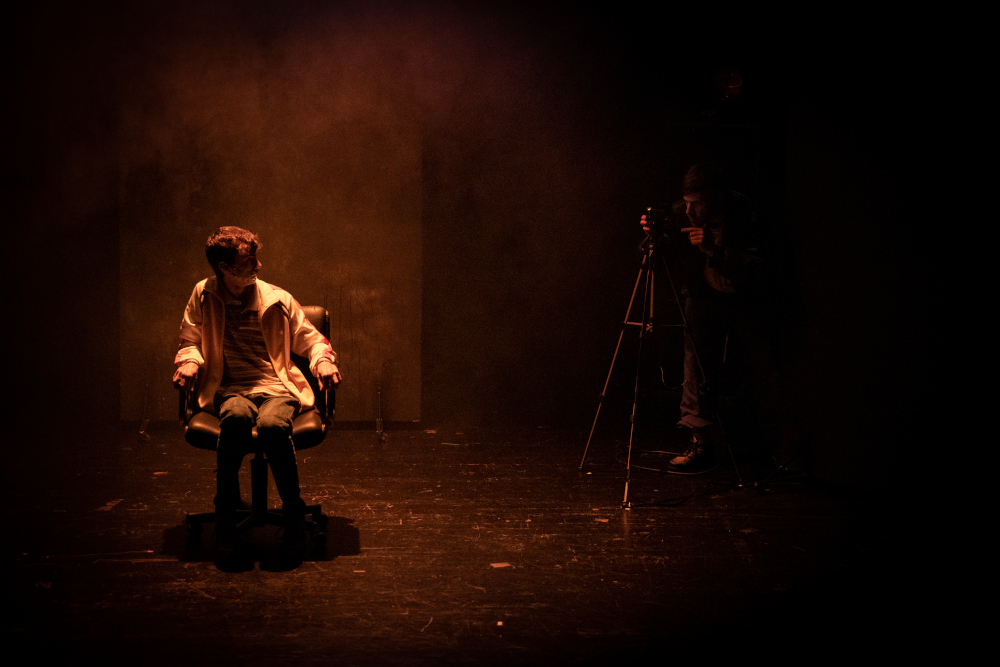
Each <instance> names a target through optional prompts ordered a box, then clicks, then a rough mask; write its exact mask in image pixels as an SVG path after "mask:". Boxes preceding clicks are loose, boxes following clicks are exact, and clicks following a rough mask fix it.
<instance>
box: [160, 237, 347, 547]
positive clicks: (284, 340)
mask: <svg viewBox="0 0 1000 667" xmlns="http://www.w3.org/2000/svg"><path fill="white" fill-rule="evenodd" d="M261 247H262V246H261V243H260V240H259V239H258V238H257V236H256V235H255V234H253V233H251V232H249V231H247V230H245V229H242V228H240V227H221V228H219V230H218V231H217V232H215V233H214V234H212V235H211V236H210V237H209V239H208V242H207V243H206V246H205V255H206V257H207V258H208V263H209V264H210V265H211V267H212V270H213V271H214V272H215V276H213V277H211V278H206V279H205V280H202V281H201V282H199V283H198V284H197V285H195V288H194V291H193V292H192V294H191V298H190V299H189V300H188V304H187V308H185V310H184V317H183V319H182V321H181V330H180V346H179V349H178V352H177V356H176V357H175V359H174V365H175V366H176V371H175V372H174V377H173V380H174V383H175V384H176V385H177V386H178V387H182V388H183V387H188V388H190V387H191V386H192V383H196V385H195V386H194V393H195V396H196V400H197V403H198V408H199V409H201V410H213V411H215V412H216V413H217V414H218V415H219V423H220V429H221V430H220V435H219V445H218V453H217V456H218V471H217V490H216V496H215V512H216V532H217V536H218V537H217V543H216V548H217V554H218V558H219V560H220V562H222V561H227V560H231V559H232V558H233V557H234V555H235V541H236V513H237V510H238V509H239V507H240V505H241V496H240V486H239V470H240V466H241V465H242V463H243V457H244V456H245V455H246V454H247V453H249V452H250V451H252V449H253V445H252V429H253V428H254V427H256V428H257V438H258V443H259V445H260V447H261V448H262V449H263V451H264V454H265V456H266V457H267V461H268V463H269V464H270V466H271V472H272V474H273V475H274V482H275V486H277V488H278V495H279V496H280V497H281V502H282V509H283V513H284V516H285V522H286V526H285V532H284V535H283V537H282V555H283V557H284V558H286V559H289V560H296V559H297V560H298V561H301V558H302V556H303V555H304V552H305V546H306V539H305V507H306V506H305V502H303V500H302V498H301V495H300V494H301V492H300V489H299V473H298V467H297V465H296V462H295V448H294V446H293V444H292V439H291V435H292V420H293V419H294V418H295V416H296V415H297V414H299V413H300V412H302V411H305V410H309V409H311V408H312V407H313V406H314V404H315V396H314V395H313V392H312V389H311V388H310V387H309V383H308V381H307V380H306V378H305V376H304V375H303V374H302V372H301V371H300V370H299V369H298V368H297V367H296V366H295V364H294V363H293V362H292V360H291V356H290V352H294V353H295V354H298V355H300V356H302V357H305V358H307V359H309V369H310V371H311V372H312V373H313V375H315V376H316V378H317V379H318V380H319V386H320V388H321V389H326V388H328V387H335V386H337V385H338V384H339V383H340V380H341V376H340V371H339V370H338V368H337V355H336V354H335V353H334V351H333V348H331V346H330V342H329V341H328V340H327V339H326V338H325V337H324V336H323V335H322V334H320V333H319V332H318V331H317V330H316V328H315V327H313V325H312V324H311V323H310V322H309V320H308V319H306V317H305V314H304V313H303V312H302V308H301V307H300V306H299V304H298V303H297V302H296V301H295V299H293V298H292V295H291V294H289V293H288V292H286V291H284V290H282V289H281V288H279V287H275V286H273V285H269V284H268V283H265V282H264V281H262V280H258V279H257V272H258V271H259V270H260V268H261V263H260V261H258V259H257V251H258V250H260V249H261Z"/></svg>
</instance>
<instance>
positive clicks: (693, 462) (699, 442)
mask: <svg viewBox="0 0 1000 667" xmlns="http://www.w3.org/2000/svg"><path fill="white" fill-rule="evenodd" d="M714 467H715V459H714V457H713V456H712V452H711V450H710V449H709V448H708V446H707V443H706V442H705V438H704V436H702V434H701V433H699V432H694V433H692V434H691V443H690V444H689V445H688V448H687V449H686V450H684V453H683V454H681V455H680V456H675V457H674V458H672V459H670V463H669V464H668V466H667V472H672V473H678V474H687V475H697V474H699V473H703V472H706V471H708V470H711V469H712V468H714Z"/></svg>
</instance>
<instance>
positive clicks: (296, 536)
mask: <svg viewBox="0 0 1000 667" xmlns="http://www.w3.org/2000/svg"><path fill="white" fill-rule="evenodd" d="M289 505H291V506H290V507H289ZM284 515H285V532H284V534H283V535H282V536H281V556H280V557H281V563H282V565H283V566H285V567H288V568H293V567H298V566H299V565H301V564H302V561H303V560H305V557H306V548H307V547H308V541H307V540H306V515H305V503H303V502H302V501H301V500H299V501H298V502H295V503H290V504H286V505H285V506H284Z"/></svg>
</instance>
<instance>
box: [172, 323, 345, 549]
mask: <svg viewBox="0 0 1000 667" xmlns="http://www.w3.org/2000/svg"><path fill="white" fill-rule="evenodd" d="M302 310H303V311H304V312H305V315H306V317H307V318H308V319H309V321H310V322H312V324H313V326H314V327H316V329H317V331H319V332H320V333H321V334H323V335H324V336H326V338H327V339H328V340H329V338H330V315H329V313H328V312H327V311H326V309H325V308H323V307H321V306H304V307H303V308H302ZM292 361H293V362H295V365H296V366H298V367H299V370H301V371H302V373H303V374H304V375H305V376H306V379H307V380H308V381H309V385H310V386H311V387H312V390H313V393H314V394H315V396H316V405H315V407H314V409H312V410H308V411H306V412H303V413H302V414H300V415H298V416H297V417H296V418H295V420H294V421H293V422H292V443H293V444H294V445H295V450H296V451H300V450H303V449H308V448H310V447H315V446H316V445H318V444H320V443H321V442H323V438H324V437H325V436H326V428H327V425H328V424H329V423H330V422H331V421H333V418H334V415H335V414H336V393H335V391H334V390H333V389H328V390H326V391H320V389H319V382H318V381H317V380H316V378H315V377H314V376H313V374H312V373H311V372H310V371H309V360H308V359H305V358H303V357H300V356H298V355H296V354H293V355H292ZM196 385H197V383H196V382H195V383H192V385H191V386H190V387H188V388H186V389H182V390H181V391H180V420H181V423H182V424H183V425H184V439H185V440H187V441H188V444H191V445H193V446H195V447H197V448H199V449H207V450H209V451H213V452H214V451H216V449H217V448H218V443H219V429H220V426H219V417H218V415H216V414H214V413H213V412H209V411H201V412H197V411H196V408H197V402H196V401H195V397H194V387H195V386H196ZM253 437H254V441H256V438H257V429H256V428H255V429H254V430H253ZM253 454H254V457H253V459H251V461H250V487H251V493H252V500H251V506H250V507H249V508H244V509H240V510H239V511H238V513H237V519H236V521H237V530H238V531H239V532H243V531H246V530H249V529H250V528H252V527H254V526H266V525H271V526H283V525H285V524H284V518H283V516H282V511H281V510H280V509H268V502H267V468H268V466H267V459H266V458H265V456H264V452H263V451H262V450H260V449H258V448H256V447H255V448H254V450H253ZM306 517H307V519H306V532H307V533H308V534H309V536H310V538H311V539H312V542H313V543H314V544H316V545H317V546H318V547H323V546H324V545H325V544H326V525H327V521H328V517H327V516H326V515H324V514H323V510H322V508H321V507H320V505H306ZM185 523H186V525H187V528H188V536H189V539H191V540H192V541H194V540H198V539H200V537H201V533H202V527H203V525H204V524H206V523H215V512H204V513H201V514H188V515H187V517H186V518H185Z"/></svg>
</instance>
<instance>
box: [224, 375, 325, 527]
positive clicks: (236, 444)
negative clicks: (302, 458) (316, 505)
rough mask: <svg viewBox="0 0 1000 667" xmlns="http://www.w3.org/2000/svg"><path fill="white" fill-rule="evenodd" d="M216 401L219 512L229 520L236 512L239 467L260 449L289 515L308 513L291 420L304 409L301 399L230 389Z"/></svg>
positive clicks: (291, 518) (285, 511)
mask: <svg viewBox="0 0 1000 667" xmlns="http://www.w3.org/2000/svg"><path fill="white" fill-rule="evenodd" d="M215 405H216V409H217V411H218V413H219V425H220V433H219V447H218V452H217V463H218V472H217V484H218V487H217V491H216V496H215V509H216V513H217V514H218V515H220V516H221V517H223V518H224V519H225V518H227V517H229V516H235V512H236V510H237V509H238V508H239V506H240V503H241V496H240V478H239V472H240V466H242V465H243V457H244V456H246V455H247V454H249V453H251V452H254V451H257V450H258V449H259V450H260V451H263V452H264V456H265V457H266V458H267V462H268V464H270V466H271V474H272V475H273V476H274V484H275V486H276V487H278V495H279V496H280V497H281V502H282V507H283V509H284V513H285V516H286V519H289V520H295V519H297V518H298V515H299V514H302V515H303V516H304V514H305V503H303V501H302V498H301V497H300V494H301V490H300V489H299V469H298V465H297V464H296V461H295V446H294V444H293V443H292V420H293V419H294V418H295V415H296V414H297V413H298V410H299V403H298V401H297V400H296V399H294V398H291V397H273V396H261V395H256V396H240V395H237V394H229V395H225V396H223V395H219V396H216V400H215ZM255 426H256V427H257V440H256V443H255V442H254V439H253V428H254V427H255Z"/></svg>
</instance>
